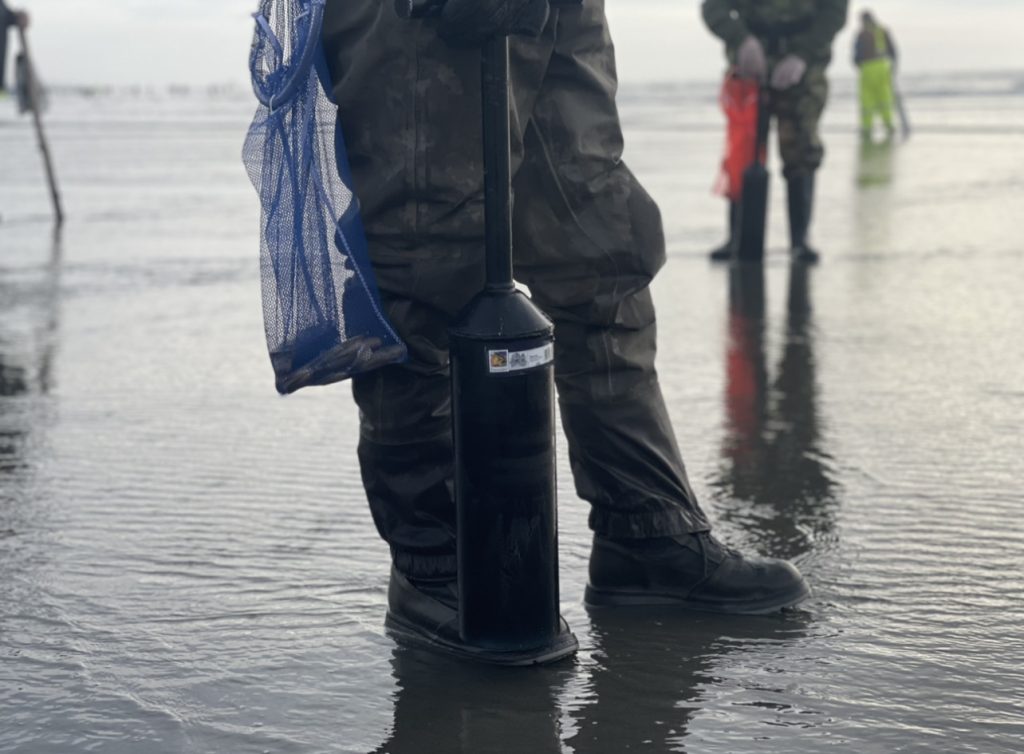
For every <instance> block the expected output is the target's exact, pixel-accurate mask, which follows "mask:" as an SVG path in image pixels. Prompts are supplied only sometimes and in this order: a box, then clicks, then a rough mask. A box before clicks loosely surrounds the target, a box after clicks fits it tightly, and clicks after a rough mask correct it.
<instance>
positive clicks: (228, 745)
mask: <svg viewBox="0 0 1024 754" xmlns="http://www.w3.org/2000/svg"><path fill="white" fill-rule="evenodd" d="M1021 79H1024V77H1017V79H1016V80H1018V81H1019V80H1021ZM1001 82H1002V83H1001ZM990 83H991V82H990ZM1004 83H1005V82H1003V80H1002V79H998V80H994V83H992V84H991V86H990V87H986V86H980V85H977V84H976V83H975V82H972V81H967V82H966V83H963V85H962V89H961V90H957V91H955V92H949V91H937V90H934V88H929V87H930V86H931V85H930V84H929V82H927V81H926V82H919V84H918V85H917V88H916V89H912V90H911V95H910V96H909V104H910V106H911V114H912V116H913V117H914V121H915V126H916V129H917V130H916V132H915V135H914V137H913V138H912V140H911V141H910V142H909V143H907V144H900V145H894V146H884V145H882V146H876V147H874V148H869V149H863V148H861V147H860V145H859V143H858V140H857V139H856V137H855V136H854V135H853V128H852V125H853V122H854V119H853V110H852V105H851V104H850V102H849V98H848V97H847V94H848V92H847V93H844V90H843V89H842V87H837V94H836V98H837V99H836V105H835V107H834V108H833V110H832V111H831V112H830V114H829V119H828V121H827V123H826V141H827V145H828V149H829V153H828V157H827V164H826V169H825V171H824V172H823V173H822V175H821V178H820V181H821V194H820V198H819V202H818V213H817V218H816V223H815V232H814V239H815V241H816V242H817V245H818V246H819V247H820V248H821V251H822V252H823V257H824V262H823V263H822V264H821V265H820V266H819V267H818V268H815V269H810V270H807V269H805V268H799V267H798V268H791V267H790V265H789V264H788V261H787V259H786V256H785V253H784V245H785V240H786V227H785V222H784V217H783V211H784V193H783V186H782V184H781V179H780V178H779V176H778V169H777V161H776V162H775V163H774V164H773V166H772V167H773V172H774V173H775V176H774V183H773V186H772V191H773V195H772V200H773V204H772V210H771V212H772V227H771V233H770V246H771V248H770V251H769V258H768V261H767V264H766V265H765V267H764V269H763V270H760V269H757V270H742V271H738V270H734V271H730V270H729V269H727V268H723V267H713V266H711V265H709V264H708V262H707V261H706V258H705V253H706V251H707V249H708V248H710V247H711V245H713V244H714V243H715V242H717V241H718V240H719V235H720V233H721V230H722V225H723V222H724V217H723V216H724V206H723V202H722V200H720V199H718V198H716V197H713V196H711V195H710V186H711V184H712V182H713V179H714V174H715V166H716V163H717V161H718V159H719V156H720V146H721V133H720V126H719V117H718V115H717V113H716V111H715V108H714V102H713V92H711V90H709V89H707V88H706V87H705V88H701V87H647V88H638V87H634V88H632V89H629V90H627V91H624V93H623V97H622V110H623V118H624V124H625V128H626V131H627V145H628V146H627V155H626V157H627V161H628V162H629V163H630V165H631V166H632V168H633V169H634V171H635V172H637V173H638V174H639V175H640V177H641V178H642V179H643V181H644V182H645V183H646V185H647V186H648V188H649V189H650V191H651V192H652V194H653V195H654V196H655V198H656V199H657V200H658V201H659V203H660V205H661V207H662V211H663V214H664V218H665V225H666V231H667V235H668V238H669V254H670V256H669V262H668V264H667V266H666V268H665V269H664V271H663V272H662V273H661V275H660V276H659V278H658V280H657V282H656V284H655V299H656V303H657V305H658V312H659V322H660V341H659V342H660V349H659V361H658V366H659V371H660V373H661V376H662V383H663V389H664V391H665V394H666V399H667V401H668V403H669V407H670V410H671V412H672V417H673V420H674V423H675V427H676V431H677V433H678V436H679V441H680V444H681V446H682V448H683V452H684V455H685V457H686V460H687V465H688V468H689V471H690V474H691V477H692V481H693V484H694V487H695V488H696V490H697V492H698V494H699V496H700V498H701V500H702V502H703V504H704V506H705V507H706V508H707V509H708V510H709V512H710V514H711V516H712V518H713V520H714V522H715V525H716V529H717V531H718V532H719V534H720V536H721V537H722V538H723V539H725V540H726V541H727V542H729V543H730V544H733V545H735V546H737V547H740V548H746V549H748V550H752V551H757V552H760V553H762V554H765V555H773V556H781V557H787V558H792V559H794V560H795V561H796V562H797V563H798V564H799V565H800V567H801V569H802V570H803V571H804V573H805V574H806V576H807V578H808V580H809V582H810V583H811V586H812V588H813V590H814V596H813V598H812V599H811V600H809V601H808V602H807V603H805V604H804V605H803V606H802V609H801V610H799V611H796V612H794V613H790V614H787V615H784V616H774V617H763V618H722V617H714V616H706V615H697V614H684V613H678V612H673V611H665V610H629V611H625V610H623V611H610V612H609V611H593V612H588V611H587V610H585V609H584V608H583V606H582V602H581V600H582V593H583V587H584V585H585V580H586V563H587V557H588V552H589V535H588V533H587V529H586V513H587V511H586V509H585V506H584V505H583V504H582V503H581V502H580V501H578V500H577V499H576V497H575V494H574V492H573V486H572V480H571V476H570V474H569V471H568V463H567V460H566V454H565V452H564V445H563V446H562V447H561V451H562V453H561V457H560V459H559V462H560V467H559V468H560V482H559V493H560V500H561V503H560V516H561V526H560V530H561V548H562V552H561V561H562V595H563V600H564V603H563V611H564V614H565V615H566V617H567V618H568V620H569V622H570V623H571V624H572V625H573V627H574V629H575V630H576V632H577V635H578V636H579V639H580V642H581V645H582V647H581V651H580V653H579V656H578V658H577V659H576V660H575V661H574V662H571V663H567V664H563V665H560V666H556V667H553V668H547V669H540V670H530V671H509V670H495V669H489V668H478V667H473V666H464V665H460V664H457V663H453V662H451V661H448V660H445V659H441V658H436V657H432V656H429V655H424V654H422V653H419V652H410V651H405V650H401V649H398V648H396V647H395V645H394V644H393V642H392V641H391V640H390V639H389V638H388V637H387V636H386V635H385V633H384V629H383V618H384V610H385V589H386V583H387V570H388V556H387V552H386V548H385V547H384V546H383V544H382V543H381V542H380V541H379V540H378V539H377V536H376V533H375V531H374V529H373V525H372V522H371V520H370V516H369V512H368V510H367V507H366V504H365V501H364V498H363V493H362V487H361V483H360V480H359V471H358V466H357V463H356V456H355V442H356V433H357V419H356V413H355V409H354V407H353V405H352V402H351V399H350V397H349V395H348V388H347V386H344V385H341V386H334V387H332V388H325V389H314V390H312V391H303V392H302V393H300V394H298V395H296V396H293V397H289V398H287V399H281V398H278V397H277V395H276V394H275V392H274V389H273V378H272V373H271V370H270V365H269V361H268V359H267V355H266V352H265V347H264V342H263V332H262V323H261V313H260V305H259V285H258V264H257V259H258V239H257V207H256V199H255V194H254V193H253V191H252V189H251V187H250V186H249V184H248V183H247V179H246V177H245V174H244V171H243V168H242V165H241V162H240V159H239V151H240V146H241V141H242V137H243V134H244V130H245V127H246V125H247V120H248V118H249V116H250V115H251V110H252V107H251V105H250V103H249V101H248V99H246V98H245V96H244V94H243V95H241V96H223V95H220V96H216V97H212V96H210V97H208V96H207V95H206V94H204V93H193V94H191V95H187V96H186V95H182V96H178V97H171V96H167V95H164V94H160V95H159V96H152V97H150V96H139V97H129V96H125V95H116V96H109V97H104V96H100V97H93V98H84V97H79V96H75V95H70V94H69V95H65V96H64V97H63V98H61V97H55V98H54V102H53V111H52V113H51V115H50V121H49V123H50V132H51V136H52V141H53V149H54V154H55V158H56V162H57V167H58V171H59V174H60V178H61V180H62V183H63V187H64V192H65V200H66V206H67V212H68V216H69V221H68V224H67V226H66V228H65V230H64V233H63V234H62V236H61V237H60V238H59V239H56V240H55V239H53V238H52V237H51V234H50V229H49V226H48V221H47V218H46V213H47V210H48V205H47V196H46V193H45V188H44V185H43V182H42V176H41V168H40V165H39V160H38V155H37V153H36V152H35V149H34V146H33V141H32V133H31V130H30V127H29V125H28V123H27V122H26V121H23V120H15V118H14V116H13V106H12V105H11V103H10V102H9V101H7V102H0V215H2V218H3V219H2V222H0V711H2V712H0V751H3V752H54V753H57V752H71V751H97V752H178V751H182V752H184V751H187V752H233V753H234V752H274V753H276V752H357V753H363V752H390V753H391V754H404V753H405V752H474V753H480V752H579V753H584V752H608V753H609V754H611V753H618V752H624V751H634V750H639V751H651V752H669V751H694V752H748V751H749V752H753V751H771V752H820V751H822V750H824V749H826V748H827V747H835V748H837V750H840V751H858V752H879V753H881V752H894V751H905V752H916V751H944V752H986V753H990V754H997V753H999V752H1013V751H1019V750H1020V749H1021V741H1022V740H1024V691H1022V689H1024V671H1022V668H1021V666H1022V661H1024V572H1022V568H1024V523H1022V516H1021V513H1022V506H1024V501H1022V497H1024V496H1022V494H1021V491H1020V481H1019V477H1020V458H1021V455H1022V452H1024V443H1022V440H1021V429H1020V427H1021V421H1022V419H1024V388H1022V386H1021V377H1022V375H1024V349H1022V347H1021V344H1022V342H1024V336H1022V333H1024V306H1022V304H1021V293H1022V284H1024V273H1022V268H1024V241H1022V240H1021V236H1020V232H1019V225H1020V222H1019V220H1020V218H1021V217H1022V216H1024V177H1022V171H1021V168H1022V167H1024V96H1022V95H1021V91H1024V89H1022V88H1018V89H1017V91H1016V93H1014V90H1013V87H1012V85H1009V86H1008V87H1007V86H1004V85H1003V84H1004ZM844 97H845V99H844Z"/></svg>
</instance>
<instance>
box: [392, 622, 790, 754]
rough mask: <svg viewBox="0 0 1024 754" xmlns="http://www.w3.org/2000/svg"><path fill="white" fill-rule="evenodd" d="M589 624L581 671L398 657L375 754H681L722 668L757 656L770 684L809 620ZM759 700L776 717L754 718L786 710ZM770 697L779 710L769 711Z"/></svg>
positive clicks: (403, 653) (768, 693) (423, 655)
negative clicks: (385, 731)
mask: <svg viewBox="0 0 1024 754" xmlns="http://www.w3.org/2000/svg"><path fill="white" fill-rule="evenodd" d="M589 616H590V623H591V626H590V629H591V631H590V635H591V637H592V641H593V650H592V654H591V657H590V660H589V661H587V660H586V659H585V655H586V652H584V656H583V657H584V659H582V660H581V661H580V662H579V663H578V664H574V663H572V662H566V663H561V664H559V665H556V666H554V667H548V668H530V669H523V668H518V669H517V668H494V667H489V666H482V665H475V664H471V663H465V662H460V661H458V660H452V659H449V658H446V657H443V656H439V655H435V654H432V653H427V652H421V651H418V650H410V649H406V648H402V647H396V648H395V649H394V650H393V652H394V653H393V655H392V660H391V662H392V669H393V672H394V676H395V681H396V684H397V686H398V692H397V694H396V697H395V709H394V724H393V726H392V730H391V733H390V734H389V736H388V738H387V740H386V741H385V742H384V743H383V744H381V746H380V747H378V748H377V749H376V750H375V752H374V754H413V753H415V754H421V752H445V754H470V753H472V754H491V753H493V754H520V753H522V754H555V753H556V752H561V751H563V750H564V751H572V752H576V754H589V753H595V754H621V752H625V751H633V750H637V749H642V750H644V751H652V752H667V751H682V750H684V748H685V746H686V741H685V739H686V738H687V736H688V735H689V732H688V729H689V725H690V722H691V720H692V719H693V718H694V717H695V716H696V715H697V714H699V713H700V711H701V710H702V709H703V707H704V706H705V694H707V693H708V690H709V689H710V688H713V687H716V686H720V685H721V684H722V683H723V680H722V678H720V677H718V676H719V674H720V672H721V668H722V666H723V661H726V663H728V662H731V661H732V660H733V659H734V658H735V657H738V656H740V655H741V654H742V653H744V652H748V653H749V652H753V653H756V655H757V658H756V660H754V662H756V664H757V665H758V666H759V667H761V668H762V669H763V672H764V673H766V674H767V675H768V676H771V675H772V674H774V673H776V672H779V669H781V668H782V667H783V666H784V664H785V657H787V650H788V648H789V645H791V644H792V642H793V641H794V640H796V639H799V638H800V637H803V636H804V635H806V632H807V627H808V622H809V620H810V618H809V616H808V614H806V613H800V612H794V613H787V614H783V615H775V616H759V617H750V616H743V617H740V616H717V615H710V614H701V613H688V612H683V611H680V610H678V609H673V608H665V607H651V608H630V609H600V610H592V611H590V613H589ZM580 628H582V626H580ZM743 683H744V684H747V683H751V684H753V683H756V682H755V681H754V680H753V678H748V679H747V680H746V681H744V682H743ZM719 691H720V689H719ZM741 692H742V690H739V691H738V693H740V694H741V695H742V693H741ZM756 694H757V697H758V699H759V700H760V701H759V705H760V707H762V708H765V709H769V708H770V709H771V710H773V711H772V712H770V713H764V712H762V713H760V714H762V715H764V714H768V716H769V717H771V716H772V715H774V716H776V717H778V718H782V717H785V716H786V715H787V714H788V713H789V712H791V711H792V710H791V708H790V706H789V704H788V703H787V702H786V701H785V698H784V696H785V695H784V694H783V693H782V692H781V690H779V689H770V688H760V687H758V688H757V689H756ZM776 694H777V695H778V696H779V698H780V700H779V702H778V704H774V703H771V702H765V698H766V697H773V695H776ZM563 740H564V745H565V748H564V749H563Z"/></svg>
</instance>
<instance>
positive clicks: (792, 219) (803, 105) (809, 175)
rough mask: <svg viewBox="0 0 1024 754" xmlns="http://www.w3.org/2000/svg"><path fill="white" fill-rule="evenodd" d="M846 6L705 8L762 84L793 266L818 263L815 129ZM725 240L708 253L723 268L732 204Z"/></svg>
mask: <svg viewBox="0 0 1024 754" xmlns="http://www.w3.org/2000/svg"><path fill="white" fill-rule="evenodd" d="M847 6H848V0H704V3H703V5H702V12H703V15H704V22H705V23H706V24H707V26H708V28H709V29H710V30H711V32H712V33H713V34H714V35H715V36H716V37H718V38H719V39H721V40H722V41H723V42H725V48H726V55H727V56H728V58H729V63H730V65H731V66H732V68H733V70H734V71H735V72H736V73H737V74H738V75H740V76H745V77H749V78H753V79H757V80H759V81H762V82H763V83H765V84H766V85H767V86H768V89H769V91H770V100H769V104H770V108H771V113H772V115H773V116H775V118H776V119H777V122H778V129H779V151H780V153H781V154H782V163H783V174H784V175H785V177H786V188H787V190H788V191H787V193H788V209H789V231H790V251H791V253H792V257H793V259H794V260H795V261H801V262H816V261H817V260H818V253H817V252H816V251H815V250H814V249H812V248H811V246H810V244H809V243H808V241H807V236H808V230H809V228H810V224H811V211H812V209H813V206H814V175H815V173H816V171H817V170H818V168H819V167H821V163H822V159H823V158H824V156H825V148H824V146H823V145H822V143H821V137H820V136H819V134H818V123H819V121H820V120H821V114H822V112H823V111H824V109H825V103H826V101H827V100H828V79H827V78H826V76H825V69H826V68H827V67H828V64H829V63H830V62H831V60H832V41H833V40H834V39H835V36H836V34H838V33H839V30H840V29H842V28H843V26H845V25H846V14H847ZM729 209H730V211H729V240H728V241H726V243H725V244H724V245H723V246H721V247H720V248H718V249H716V250H715V251H713V252H712V253H711V258H712V259H713V260H716V261H728V260H729V259H731V258H732V256H733V251H734V249H735V245H736V243H737V240H738V238H737V237H738V234H737V232H736V231H737V223H738V220H739V212H738V208H737V206H736V203H735V202H731V203H730V208H729Z"/></svg>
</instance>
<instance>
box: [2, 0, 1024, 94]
mask: <svg viewBox="0 0 1024 754" xmlns="http://www.w3.org/2000/svg"><path fill="white" fill-rule="evenodd" d="M335 1H336V2H345V0H335ZM7 2H8V4H9V5H11V6H14V7H24V8H26V9H27V10H29V11H30V12H31V13H32V16H33V28H32V31H31V39H32V43H33V51H34V53H35V56H36V59H37V65H38V67H39V69H40V72H41V73H42V75H43V76H44V77H45V78H46V79H47V80H48V81H50V82H52V83H55V84H128V83H141V84H166V83H172V82H174V83H186V84H207V83H244V82H245V80H246V56H247V52H248V45H249V39H250V37H251V25H252V21H251V20H250V18H249V13H250V12H251V11H252V10H253V9H254V8H255V7H256V4H257V3H256V2H255V0H7ZM381 2H385V3H388V4H390V0H381ZM606 5H607V8H608V14H609V17H610V18H611V24H612V34H613V36H614V38H615V42H616V48H617V50H618V60H619V73H620V78H622V79H623V80H625V81H650V80H659V81H665V80H673V79H691V80H692V79H711V78H715V77H717V75H718V74H719V72H720V70H721V65H722V63H721V50H720V46H719V45H718V43H717V42H716V41H715V40H713V39H712V38H711V37H710V36H709V35H708V33H707V31H706V30H705V28H704V26H703V24H702V22H701V20H700V2H699V0H607V2H606ZM866 7H870V8H871V9H873V10H874V11H875V12H876V15H878V16H879V17H880V18H881V20H882V21H883V22H884V23H886V24H888V25H890V26H891V28H892V30H893V32H894V34H895V36H896V39H897V43H898V44H899V46H900V48H901V51H902V52H903V61H904V70H905V71H907V72H911V73H915V72H940V71H948V70H982V69H1011V68H1012V69H1024V44H1022V39H1021V37H1022V36H1024V0H874V1H873V2H860V1H859V0H854V1H853V2H851V5H850V8H851V19H852V18H854V14H855V13H857V12H859V11H860V10H862V9H864V8H866ZM849 34H850V28H849V26H848V27H847V29H846V31H845V32H844V33H843V35H842V36H841V37H840V38H839V40H838V42H837V45H838V47H837V50H836V58H837V63H836V65H834V66H833V71H834V73H835V74H837V75H848V74H849V73H850V72H851V71H850V67H849V63H848V62H847V59H848V50H849V46H850V39H849Z"/></svg>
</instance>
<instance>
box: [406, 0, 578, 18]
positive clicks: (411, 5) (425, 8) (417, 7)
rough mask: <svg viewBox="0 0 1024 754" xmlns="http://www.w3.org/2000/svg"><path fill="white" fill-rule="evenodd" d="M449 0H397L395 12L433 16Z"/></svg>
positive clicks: (561, 0) (568, 1) (555, 0)
mask: <svg viewBox="0 0 1024 754" xmlns="http://www.w3.org/2000/svg"><path fill="white" fill-rule="evenodd" d="M447 1H448V0H395V12H396V13H398V15H399V16H400V17H401V18H431V17H433V16H439V15H441V11H442V9H443V8H444V4H445V3H446V2H447ZM551 5H552V6H556V7H557V6H559V5H562V6H565V5H583V0H551Z"/></svg>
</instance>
